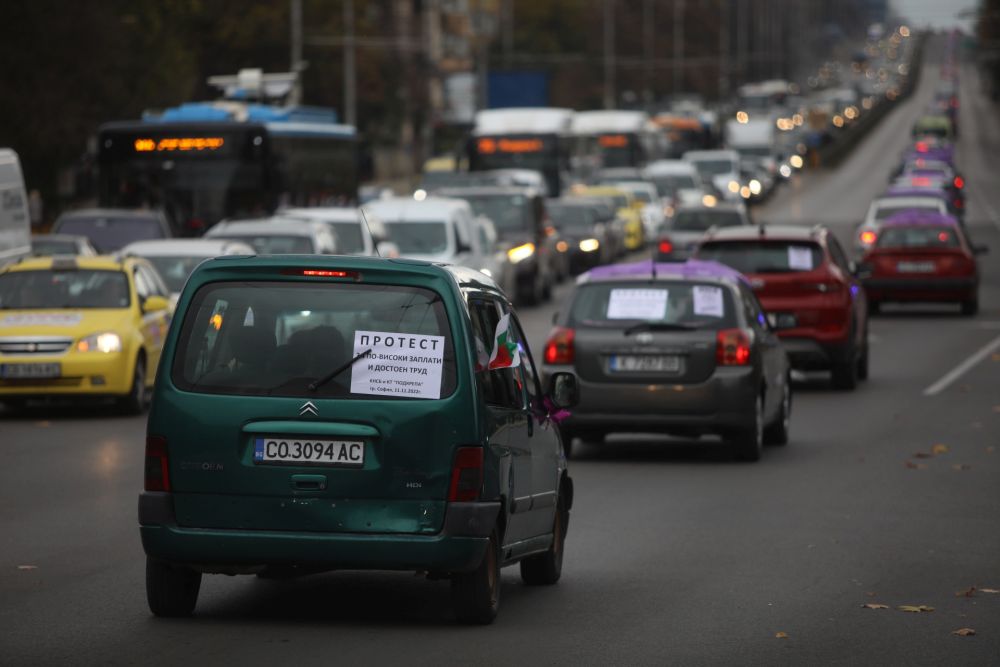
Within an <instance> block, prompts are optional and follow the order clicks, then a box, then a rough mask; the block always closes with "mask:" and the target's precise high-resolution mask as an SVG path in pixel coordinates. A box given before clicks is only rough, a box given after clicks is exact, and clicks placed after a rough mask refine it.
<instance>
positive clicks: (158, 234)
mask: <svg viewBox="0 0 1000 667" xmlns="http://www.w3.org/2000/svg"><path fill="white" fill-rule="evenodd" d="M56 231H58V232H59V233H60V234H76V235H78V236H86V237H87V238H88V239H89V240H90V243H91V245H93V246H94V248H95V249H97V252H99V253H101V254H108V253H112V252H114V251H116V250H121V249H122V248H123V247H125V246H126V245H128V244H129V243H132V242H133V241H146V240H149V239H162V238H164V233H163V228H162V227H160V225H159V223H158V222H157V221H156V220H153V219H150V218H100V217H95V218H89V217H73V218H66V219H64V220H62V221H61V222H60V223H59V224H58V225H57V229H56Z"/></svg>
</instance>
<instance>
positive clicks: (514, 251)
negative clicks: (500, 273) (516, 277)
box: [507, 243, 535, 264]
mask: <svg viewBox="0 0 1000 667" xmlns="http://www.w3.org/2000/svg"><path fill="white" fill-rule="evenodd" d="M534 254H535V244H534V243H525V244H523V245H519V246H516V247H514V248H511V249H510V250H508V251H507V257H508V258H509V259H510V261H511V262H512V263H514V264H517V263H518V262H523V261H524V260H526V259H528V258H529V257H531V256H532V255H534Z"/></svg>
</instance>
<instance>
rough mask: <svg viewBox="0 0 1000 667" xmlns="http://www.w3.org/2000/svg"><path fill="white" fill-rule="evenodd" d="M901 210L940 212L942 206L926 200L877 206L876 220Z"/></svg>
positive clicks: (883, 218)
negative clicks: (915, 202) (898, 204)
mask: <svg viewBox="0 0 1000 667" xmlns="http://www.w3.org/2000/svg"><path fill="white" fill-rule="evenodd" d="M903 211H934V212H936V213H937V212H942V207H941V206H940V205H938V204H932V203H930V202H926V203H923V204H905V205H900V206H879V207H878V208H877V209H876V210H875V219H876V220H885V219H886V218H889V217H892V216H894V215H896V214H897V213H902V212H903Z"/></svg>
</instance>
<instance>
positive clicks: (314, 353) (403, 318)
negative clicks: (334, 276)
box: [171, 281, 456, 399]
mask: <svg viewBox="0 0 1000 667" xmlns="http://www.w3.org/2000/svg"><path fill="white" fill-rule="evenodd" d="M352 360H356V361H354V363H353V364H352V363H351V362H352ZM338 369H342V370H340V371H339V372H336V371H338ZM171 377H172V379H173V382H174V384H175V385H177V387H178V388H180V389H182V390H185V391H195V392H202V393H213V394H238V395H254V396H260V395H266V396H298V397H309V396H313V397H320V398H331V397H337V398H390V399H436V398H443V397H445V396H448V395H450V394H451V393H453V392H454V390H455V384H456V375H455V350H454V345H453V342H452V339H451V333H450V329H449V325H448V317H447V313H446V312H445V308H444V304H443V303H442V301H441V297H440V296H438V295H437V294H436V293H435V292H432V291H430V290H427V289H422V288H416V287H403V286H397V285H357V284H345V283H334V284H322V285H320V284H303V283H287V282H264V281H259V282H256V281H255V282H239V283H233V282H220V283H211V284H208V285H205V286H204V287H202V288H201V289H199V290H198V292H197V293H196V294H195V296H194V298H193V300H192V302H191V305H190V307H189V309H188V312H187V315H186V316H185V317H184V323H183V326H182V328H181V332H180V336H179V339H178V345H177V351H176V354H175V357H174V362H173V366H172V373H171Z"/></svg>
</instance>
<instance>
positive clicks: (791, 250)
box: [698, 241, 823, 273]
mask: <svg viewBox="0 0 1000 667" xmlns="http://www.w3.org/2000/svg"><path fill="white" fill-rule="evenodd" d="M698 259H705V260H714V261H716V262H720V263H722V264H725V265H726V266H729V267H731V268H733V269H735V270H737V271H739V272H740V273H793V272H798V271H812V270H813V269H815V268H817V267H818V266H820V265H821V264H822V263H823V251H822V250H821V249H820V247H819V246H818V245H816V244H815V243H809V242H808V241H727V242H717V243H705V244H702V246H701V248H699V249H698Z"/></svg>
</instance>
